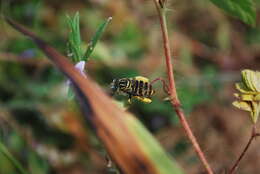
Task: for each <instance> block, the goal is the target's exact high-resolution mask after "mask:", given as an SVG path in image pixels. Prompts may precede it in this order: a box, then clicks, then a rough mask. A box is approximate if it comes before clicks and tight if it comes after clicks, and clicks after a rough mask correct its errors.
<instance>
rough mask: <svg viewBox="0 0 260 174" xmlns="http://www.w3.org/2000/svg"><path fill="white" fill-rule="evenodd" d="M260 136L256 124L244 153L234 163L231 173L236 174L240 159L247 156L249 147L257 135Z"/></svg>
mask: <svg viewBox="0 0 260 174" xmlns="http://www.w3.org/2000/svg"><path fill="white" fill-rule="evenodd" d="M257 136H260V133H257V132H256V127H255V125H254V126H253V128H252V133H251V137H250V138H249V140H248V143H247V145H246V147H245V148H244V150H243V151H242V153H241V154H240V156H239V157H238V159H237V160H236V162H235V163H234V165H233V167H232V168H231V169H230V171H229V174H234V173H235V172H236V169H237V168H238V165H239V163H240V161H241V160H242V158H243V157H244V156H245V154H246V152H247V150H248V149H249V146H250V145H251V144H252V142H253V140H254V139H255V138H256V137H257Z"/></svg>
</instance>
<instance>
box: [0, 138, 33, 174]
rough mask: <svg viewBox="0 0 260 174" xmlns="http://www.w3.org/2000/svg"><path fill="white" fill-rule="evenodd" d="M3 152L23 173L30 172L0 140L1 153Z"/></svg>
mask: <svg viewBox="0 0 260 174" xmlns="http://www.w3.org/2000/svg"><path fill="white" fill-rule="evenodd" d="M1 152H2V153H3V154H4V155H5V156H6V157H7V158H8V159H9V160H10V161H11V163H12V164H13V165H14V166H15V167H16V168H17V169H18V170H19V171H20V173H21V174H28V173H27V172H26V171H25V169H24V168H23V167H22V165H21V164H20V163H19V162H18V161H17V160H16V159H15V158H14V157H13V156H12V154H11V153H10V152H9V151H8V150H7V148H6V147H5V146H4V145H3V144H2V143H1V142H0V153H1Z"/></svg>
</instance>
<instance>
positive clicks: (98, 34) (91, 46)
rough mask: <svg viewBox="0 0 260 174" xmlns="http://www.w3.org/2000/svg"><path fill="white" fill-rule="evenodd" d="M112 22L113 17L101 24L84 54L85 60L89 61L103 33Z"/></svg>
mask: <svg viewBox="0 0 260 174" xmlns="http://www.w3.org/2000/svg"><path fill="white" fill-rule="evenodd" d="M111 20H112V17H109V18H108V19H107V20H106V21H105V22H103V23H102V24H100V26H99V27H98V29H97V31H96V33H95V35H94V36H93V37H92V39H91V41H90V43H89V44H88V47H87V50H86V52H85V54H84V59H85V60H86V61H87V60H88V58H89V56H90V55H91V53H92V52H93V50H94V48H95V46H96V44H97V42H98V40H99V39H100V38H101V35H102V33H103V32H104V31H105V29H106V27H107V25H108V23H109V22H110V21H111Z"/></svg>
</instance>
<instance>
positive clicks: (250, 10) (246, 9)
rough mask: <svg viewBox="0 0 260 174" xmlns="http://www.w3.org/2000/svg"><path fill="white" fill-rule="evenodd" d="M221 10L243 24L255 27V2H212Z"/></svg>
mask: <svg viewBox="0 0 260 174" xmlns="http://www.w3.org/2000/svg"><path fill="white" fill-rule="evenodd" d="M210 1H211V2H212V3H214V4H215V5H216V6H218V7H219V8H221V9H223V10H225V11H226V12H227V13H229V14H230V15H232V16H235V17H238V18H239V19H240V20H242V21H243V22H245V23H247V24H249V25H252V26H255V24H256V10H255V6H254V3H253V0H210Z"/></svg>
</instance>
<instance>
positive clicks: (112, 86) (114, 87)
mask: <svg viewBox="0 0 260 174" xmlns="http://www.w3.org/2000/svg"><path fill="white" fill-rule="evenodd" d="M118 82H119V81H118V79H114V80H113V81H112V83H111V84H110V88H111V90H112V92H113V93H114V92H116V91H117V89H118V87H119V86H118V85H119V84H118Z"/></svg>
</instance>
